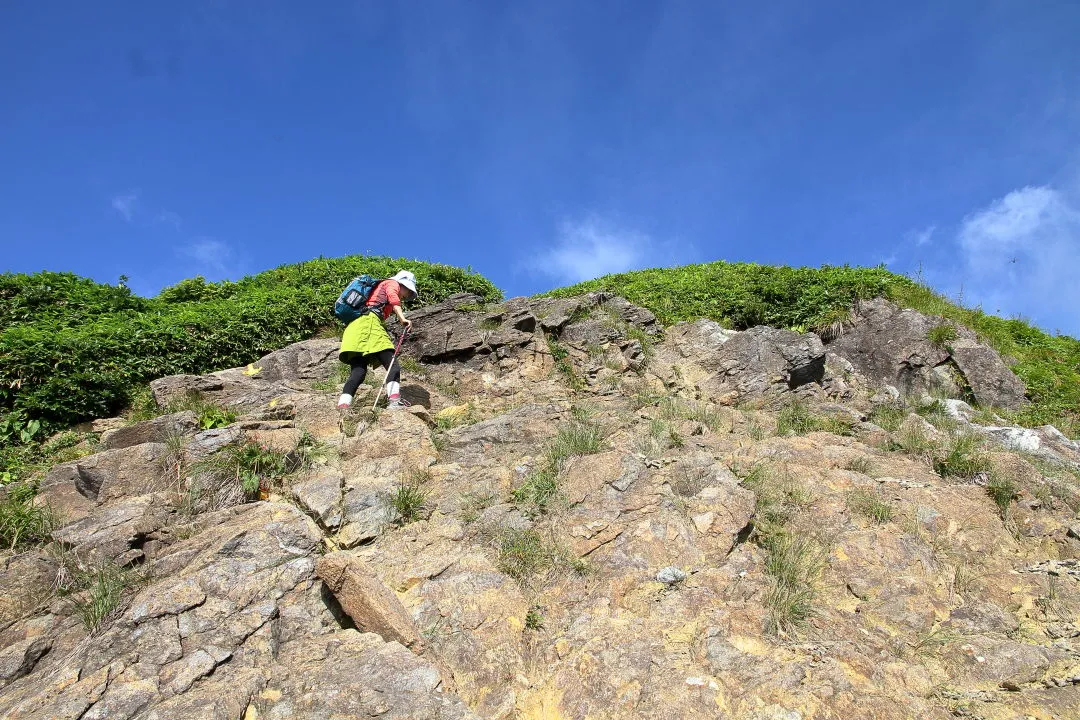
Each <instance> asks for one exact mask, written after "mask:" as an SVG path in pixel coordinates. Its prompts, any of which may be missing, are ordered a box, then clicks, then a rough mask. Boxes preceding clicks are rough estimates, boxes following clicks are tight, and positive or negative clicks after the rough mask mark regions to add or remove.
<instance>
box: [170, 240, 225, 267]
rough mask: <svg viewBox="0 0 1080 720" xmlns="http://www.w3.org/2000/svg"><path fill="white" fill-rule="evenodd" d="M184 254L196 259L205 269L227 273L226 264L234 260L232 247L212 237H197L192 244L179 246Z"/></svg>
mask: <svg viewBox="0 0 1080 720" xmlns="http://www.w3.org/2000/svg"><path fill="white" fill-rule="evenodd" d="M179 252H180V253H181V254H182V255H186V256H187V257H190V258H191V259H193V260H195V262H196V263H198V264H199V265H200V266H202V268H203V269H204V270H208V271H213V272H214V273H215V274H217V275H226V274H227V271H226V266H227V264H228V263H229V262H230V261H231V260H232V256H233V253H232V249H231V248H230V247H229V246H228V245H226V244H225V243H223V242H222V241H220V240H215V239H214V238H211V237H199V238H195V240H193V241H192V242H191V243H190V244H188V245H185V246H183V247H181V248H179Z"/></svg>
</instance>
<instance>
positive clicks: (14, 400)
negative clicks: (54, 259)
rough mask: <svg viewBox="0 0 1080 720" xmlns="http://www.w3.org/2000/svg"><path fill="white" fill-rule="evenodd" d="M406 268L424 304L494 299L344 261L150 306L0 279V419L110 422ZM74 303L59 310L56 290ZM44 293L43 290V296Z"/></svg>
mask: <svg viewBox="0 0 1080 720" xmlns="http://www.w3.org/2000/svg"><path fill="white" fill-rule="evenodd" d="M401 267H408V268H410V269H412V270H413V271H414V272H415V273H416V276H417V281H418V283H419V284H420V286H421V287H422V290H423V294H422V298H423V300H424V301H425V302H437V301H440V300H442V299H444V298H446V297H448V296H449V295H451V294H453V293H456V292H463V291H468V292H474V293H477V294H478V295H480V296H482V297H484V298H485V299H489V300H498V299H500V297H501V294H500V293H499V291H498V289H496V288H495V286H494V285H492V284H491V283H490V282H489V281H487V280H486V279H484V278H483V277H481V276H479V275H477V274H475V273H472V272H470V271H468V270H461V269H458V268H453V267H449V266H446V265H437V264H431V263H424V262H419V261H411V260H392V259H390V258H385V257H361V256H350V257H344V258H337V259H327V258H320V259H317V260H312V261H309V262H305V263H298V264H295V265H284V266H282V267H279V268H276V269H274V270H268V271H266V272H263V273H259V274H258V275H253V276H250V277H246V278H244V279H242V280H240V281H238V282H235V283H233V282H225V283H216V284H215V283H206V282H203V281H198V280H193V281H185V282H184V283H180V284H179V285H177V286H174V287H172V288H167V289H166V290H164V291H162V293H161V294H160V295H159V296H158V297H156V298H150V299H144V298H137V297H134V296H131V295H130V293H129V292H128V291H127V290H126V289H118V288H112V287H109V286H103V285H98V284H97V283H93V282H92V281H90V280H86V279H84V278H77V277H76V276H73V275H57V274H55V273H39V274H37V275H12V274H5V275H3V276H0V318H4V320H3V321H2V322H3V325H2V326H0V327H2V331H0V413H5V414H6V413H7V412H9V411H12V410H18V411H21V412H24V413H25V415H26V417H27V418H28V419H32V420H39V421H40V422H41V425H42V427H43V428H48V429H56V428H62V427H67V426H70V425H72V424H75V423H77V422H81V421H83V420H88V419H91V418H95V417H108V416H110V415H115V414H116V413H117V412H118V411H119V410H120V409H122V408H123V407H125V406H126V405H128V404H129V402H130V401H131V400H132V399H133V397H134V396H135V395H136V393H137V391H138V389H139V388H140V386H142V385H144V384H145V383H146V382H148V381H149V380H152V379H154V378H157V377H161V376H164V375H170V374H175V373H196V374H199V373H206V372H210V371H214V370H219V369H222V368H227V367H237V366H240V365H244V364H246V363H250V362H253V361H254V360H257V359H258V358H259V357H261V356H262V355H265V354H266V353H269V352H271V351H273V350H277V349H279V348H282V347H284V346H285V345H288V344H289V343H291V342H296V341H299V340H303V339H306V338H308V337H311V336H312V335H313V334H315V332H316V331H317V330H318V329H319V328H321V327H325V326H327V325H332V324H333V323H335V322H336V321H335V320H334V318H333V316H332V314H331V308H332V306H333V301H334V299H335V298H336V297H337V295H338V294H339V293H340V292H341V289H342V288H343V287H344V286H345V285H346V284H347V283H348V281H349V280H351V279H352V278H353V277H355V276H356V275H359V274H361V273H365V272H366V273H370V274H373V275H377V276H381V277H387V276H389V275H391V274H393V273H394V272H396V271H397V270H398V269H399V268H401ZM58 283H59V284H60V285H59V286H62V291H63V293H62V294H63V295H65V296H71V298H72V299H71V301H70V303H68V304H63V303H57V302H56V297H57V294H58V293H57V291H56V287H58V285H57V284H58ZM50 288H51V289H50Z"/></svg>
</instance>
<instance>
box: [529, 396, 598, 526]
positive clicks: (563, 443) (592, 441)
mask: <svg viewBox="0 0 1080 720" xmlns="http://www.w3.org/2000/svg"><path fill="white" fill-rule="evenodd" d="M572 412H573V413H574V415H575V417H573V418H572V419H571V420H569V421H568V422H565V423H563V424H561V425H560V426H559V431H558V433H557V434H556V435H555V437H554V438H553V439H552V440H551V442H550V443H548V445H547V447H546V448H545V450H544V454H543V456H542V457H541V459H540V461H539V463H538V464H537V466H536V467H535V468H534V469H533V470H532V472H530V473H529V474H528V475H527V476H526V477H525V480H524V482H522V484H521V485H520V486H518V487H517V488H515V489H514V491H513V499H514V502H515V503H518V504H519V505H522V506H524V507H525V509H526V510H527V511H528V512H530V513H542V512H544V511H546V510H547V507H548V505H549V504H550V503H551V502H552V501H553V500H554V499H555V498H556V497H558V495H559V478H560V476H561V475H562V472H563V469H564V467H565V465H566V462H567V460H569V459H570V458H572V457H575V456H579V455H592V454H594V453H598V452H602V451H603V450H605V449H606V448H607V445H606V443H605V441H604V432H603V428H601V427H600V426H599V425H598V424H596V423H595V422H593V421H591V420H588V419H580V418H585V417H587V414H586V411H584V410H583V409H581V408H580V407H578V408H575V409H574V410H573V411H572Z"/></svg>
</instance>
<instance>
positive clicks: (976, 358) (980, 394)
mask: <svg viewBox="0 0 1080 720" xmlns="http://www.w3.org/2000/svg"><path fill="white" fill-rule="evenodd" d="M949 354H950V355H951V356H952V359H953V362H955V363H956V366H957V367H958V368H959V369H960V372H962V373H963V374H964V378H965V379H966V380H967V383H968V385H969V386H970V387H971V393H972V394H973V395H974V396H975V399H976V400H978V401H979V404H980V405H986V406H993V407H1003V408H1008V409H1010V410H1015V409H1016V408H1017V407H1019V406H1020V405H1022V404H1023V403H1024V402H1025V399H1024V393H1025V392H1027V388H1026V387H1024V383H1023V382H1021V380H1020V378H1018V377H1016V375H1014V374H1013V372H1012V370H1010V369H1009V368H1008V366H1006V365H1005V363H1004V362H1003V361H1002V359H1001V356H1000V355H998V353H997V351H996V350H994V349H992V348H989V347H987V346H986V345H983V344H981V343H978V342H975V341H973V340H968V339H965V338H958V339H957V340H955V341H953V342H952V343H950V344H949Z"/></svg>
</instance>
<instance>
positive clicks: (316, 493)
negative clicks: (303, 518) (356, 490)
mask: <svg viewBox="0 0 1080 720" xmlns="http://www.w3.org/2000/svg"><path fill="white" fill-rule="evenodd" d="M342 480H343V478H342V476H341V475H340V474H336V473H328V474H320V475H319V476H318V477H314V478H312V479H310V480H304V481H302V482H297V483H293V485H292V487H291V488H290V491H291V492H292V495H293V497H294V498H295V499H296V501H297V502H298V503H300V506H301V507H303V508H304V510H306V511H307V512H308V514H309V515H311V517H312V518H314V519H315V521H316V522H317V523H319V525H321V526H322V527H324V528H326V529H327V530H329V531H330V532H333V531H335V530H337V529H338V528H339V527H341V521H342V515H341V483H342Z"/></svg>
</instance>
